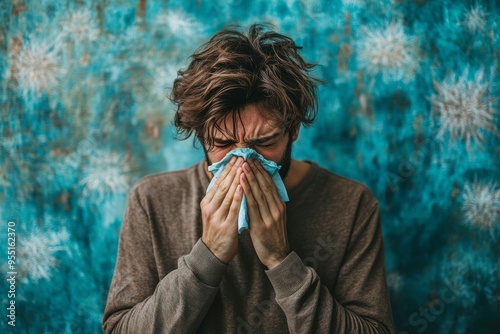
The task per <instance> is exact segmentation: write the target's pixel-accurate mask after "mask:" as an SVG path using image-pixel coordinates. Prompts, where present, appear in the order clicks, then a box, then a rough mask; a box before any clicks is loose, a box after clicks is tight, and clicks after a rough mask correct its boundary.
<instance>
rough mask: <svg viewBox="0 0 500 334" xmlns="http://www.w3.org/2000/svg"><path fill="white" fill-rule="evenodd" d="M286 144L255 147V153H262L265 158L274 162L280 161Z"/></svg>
mask: <svg viewBox="0 0 500 334" xmlns="http://www.w3.org/2000/svg"><path fill="white" fill-rule="evenodd" d="M285 148H286V146H283V147H282V146H281V145H280V146H279V147H274V148H267V149H257V150H256V151H257V153H259V154H260V155H262V156H263V157H264V158H266V160H270V161H274V162H276V163H278V164H279V163H280V162H281V159H282V157H283V153H284V152H285Z"/></svg>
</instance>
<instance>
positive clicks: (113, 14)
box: [0, 0, 500, 334]
mask: <svg viewBox="0 0 500 334" xmlns="http://www.w3.org/2000/svg"><path fill="white" fill-rule="evenodd" d="M499 9H500V5H499V3H498V1H494V0H491V1H488V0H483V1H480V0H478V1H452V0H441V1H438V0H428V1H426V0H413V1H409V0H406V1H405V0H393V1H382V0H379V1H369V0H349V1H348V0H344V1H341V0H331V1H319V0H313V1H299V0H288V1H270V0H266V1H248V2H247V1H243V0H225V1H203V0H198V1H167V0H163V1H152V0H148V1H146V0H135V1H131V0H107V1H104V0H80V1H56V0H52V1H51V0H40V1H38V0H24V1H23V0H19V1H2V3H1V5H0V78H1V80H0V83H1V85H0V114H1V122H0V135H1V141H0V222H1V229H0V230H1V232H0V241H1V243H0V245H1V249H0V252H1V253H2V254H4V255H2V256H1V260H0V264H1V265H2V278H1V280H2V285H1V289H2V290H0V301H1V305H2V306H1V309H2V312H0V313H1V315H2V316H1V318H0V332H3V333H5V332H8V331H11V330H13V328H12V327H10V326H8V325H7V320H8V318H7V317H6V314H7V311H6V307H7V306H8V303H9V302H10V300H11V298H9V297H8V295H7V292H8V289H9V286H8V285H7V284H6V282H7V281H6V279H7V278H8V275H7V272H8V271H9V268H8V266H7V265H8V264H7V255H6V251H7V241H8V240H7V232H8V231H7V228H8V226H7V225H8V222H9V221H12V222H13V223H14V224H15V227H14V228H15V233H16V260H17V261H16V263H15V269H16V271H17V275H16V297H15V300H16V327H15V331H13V332H16V333H98V332H100V331H101V329H100V320H101V317H102V312H103V309H104V305H105V300H106V296H107V289H108V288H109V284H110V280H111V277H112V274H113V268H114V264H115V259H116V249H117V240H118V235H119V230H120V226H121V219H122V216H123V213H124V208H125V203H126V198H127V192H128V190H129V189H130V187H131V186H132V185H133V184H134V182H136V181H137V180H138V179H139V178H140V177H141V176H143V175H146V174H149V173H153V172H159V171H165V170H173V169H178V168H182V167H185V166H188V165H190V164H193V163H195V162H197V161H199V160H200V159H201V158H202V154H201V152H200V151H199V150H196V149H194V148H193V147H192V145H191V144H192V143H191V141H190V140H188V141H185V142H178V141H176V140H174V139H173V134H174V131H173V127H172V125H171V120H172V115H173V106H172V105H171V103H170V102H169V101H168V100H167V99H166V98H165V95H166V93H167V92H168V87H170V86H171V84H172V81H173V79H174V78H175V76H176V71H177V70H178V69H179V68H181V67H183V66H185V65H186V64H187V61H188V56H189V55H190V54H191V53H192V52H193V51H194V50H195V49H196V47H197V46H198V45H199V44H201V43H202V42H204V41H206V40H207V38H208V37H209V36H211V35H212V34H213V33H214V32H216V31H217V30H219V29H220V28H222V27H224V26H226V25H227V24H230V23H237V24H241V25H248V24H250V23H254V22H270V23H272V24H274V25H275V26H276V29H277V30H278V31H280V32H281V33H284V34H287V35H289V36H291V37H292V38H294V39H295V40H296V41H297V42H298V43H299V44H300V45H302V46H303V47H304V49H303V55H304V57H305V58H306V59H307V60H309V61H315V62H318V63H319V65H320V67H318V70H317V72H316V74H317V75H318V76H320V77H322V78H323V79H324V80H325V81H326V84H325V85H324V86H322V87H321V88H320V94H319V110H320V111H319V115H318V118H317V122H316V123H315V125H313V126H312V127H310V128H307V129H303V130H302V132H301V137H300V138H299V140H298V142H297V144H296V145H295V147H294V156H295V158H298V159H309V160H315V161H316V162H318V163H319V164H320V165H322V166H323V167H325V168H328V169H330V170H332V171H334V172H336V173H338V174H341V175H345V176H347V177H351V178H354V179H356V180H359V181H361V182H363V183H365V184H367V185H368V186H369V187H370V188H371V189H372V190H373V192H374V193H375V195H376V196H377V198H378V199H379V201H380V207H381V211H382V216H383V230H384V236H385V247H386V263H387V270H388V285H389V288H390V293H391V299H392V304H393V309H394V318H395V322H396V326H397V329H398V333H401V334H402V333H493V332H494V330H493V328H496V329H498V328H499V325H500V319H499V318H500V316H499V314H500V269H499V268H500V260H499V259H500V246H499V241H500V240H499V238H500V233H499V231H500V222H499V219H500V218H499V215H500V189H499V182H500V178H499V174H500V173H499V171H500V169H499V165H500V145H499V143H500V139H499V115H498V112H499V108H498V106H499V100H498V97H499V86H498V84H499V80H498V73H499V67H498V65H499V64H498V62H499V61H500V36H499V32H500V30H499V22H500V17H499ZM4 248H5V250H4ZM353 279H355V278H353Z"/></svg>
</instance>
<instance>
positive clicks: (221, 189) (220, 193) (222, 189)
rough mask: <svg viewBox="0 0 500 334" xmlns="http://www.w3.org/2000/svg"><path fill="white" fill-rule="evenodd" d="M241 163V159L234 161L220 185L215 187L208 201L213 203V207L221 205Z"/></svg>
mask: <svg viewBox="0 0 500 334" xmlns="http://www.w3.org/2000/svg"><path fill="white" fill-rule="evenodd" d="M242 161H243V159H242V158H238V159H236V162H235V163H234V164H233V165H232V166H231V168H230V170H229V172H228V174H227V175H226V176H225V178H224V180H222V181H221V183H220V184H219V185H218V186H217V189H216V190H215V194H214V195H213V198H212V200H211V201H210V203H213V205H215V206H219V205H220V204H221V203H222V201H223V200H224V198H225V197H226V194H227V192H228V191H229V189H230V188H231V184H232V183H233V181H234V178H235V176H236V172H237V171H238V169H239V168H240V166H241V164H242ZM228 167H229V166H228Z"/></svg>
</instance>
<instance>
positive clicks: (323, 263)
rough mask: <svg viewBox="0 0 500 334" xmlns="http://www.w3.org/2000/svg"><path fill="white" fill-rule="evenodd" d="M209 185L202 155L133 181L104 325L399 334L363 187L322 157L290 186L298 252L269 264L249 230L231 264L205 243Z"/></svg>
mask: <svg viewBox="0 0 500 334" xmlns="http://www.w3.org/2000/svg"><path fill="white" fill-rule="evenodd" d="M208 183H209V180H208V178H207V176H206V174H205V172H204V166H203V163H199V164H197V165H195V166H192V167H190V168H187V169H184V170H180V171H175V172H164V173H158V174H153V175H149V176H146V177H144V178H142V179H141V180H140V181H139V182H138V183H137V184H136V185H135V186H134V187H133V188H132V190H131V191H130V194H129V199H128V205H127V209H126V212H125V216H124V220H123V226H122V229H121V234H120V240H119V246H118V259H117V263H116V268H115V272H114V276H113V280H112V283H111V288H110V290H109V296H108V300H107V304H106V309H105V312H104V317H103V329H104V331H105V332H106V333H112V332H113V333H195V332H196V333H288V332H290V333H363V334H365V333H394V326H393V321H392V314H391V308H390V304H389V299H388V295H387V288H386V281H385V268H384V253H383V241H382V233H381V224H380V218H379V210H378V203H377V201H376V200H375V198H374V197H373V195H372V194H371V192H370V191H369V190H368V189H367V188H366V187H365V186H364V185H362V184H360V183H357V182H355V181H352V180H349V179H347V178H344V177H340V176H338V175H336V174H334V173H331V172H329V171H327V170H325V169H322V168H320V167H318V165H316V164H315V163H312V166H311V168H310V170H309V172H308V174H307V175H306V177H305V179H304V180H303V182H302V183H301V184H300V185H299V186H298V187H297V188H295V189H294V190H293V191H292V192H290V193H289V197H290V202H289V203H287V227H288V238H289V243H290V247H291V249H292V250H293V251H292V252H291V253H290V254H289V255H288V257H286V258H285V260H284V261H283V262H282V263H280V264H279V265H278V266H277V267H275V268H273V269H272V270H266V268H265V267H264V266H263V265H262V264H261V263H260V261H259V259H258V258H257V255H256V254H255V250H254V248H253V245H252V242H251V240H250V237H249V235H248V233H244V234H242V235H240V237H239V246H238V254H237V255H236V256H235V257H234V258H233V260H232V261H231V262H230V263H229V265H226V264H224V263H222V262H220V261H219V260H218V259H217V258H216V257H215V256H214V255H213V254H212V253H211V252H210V250H209V249H208V248H207V247H206V246H205V245H204V244H203V242H202V241H201V239H200V238H201V234H202V221H201V210H200V201H201V199H202V198H203V196H204V194H205V191H206V188H207V186H208ZM250 224H251V222H250Z"/></svg>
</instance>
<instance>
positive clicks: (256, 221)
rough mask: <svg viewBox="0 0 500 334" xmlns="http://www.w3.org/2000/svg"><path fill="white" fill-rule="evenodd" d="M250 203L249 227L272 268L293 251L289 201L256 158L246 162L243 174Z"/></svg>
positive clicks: (262, 258) (259, 253)
mask: <svg viewBox="0 0 500 334" xmlns="http://www.w3.org/2000/svg"><path fill="white" fill-rule="evenodd" d="M240 182H241V185H242V186H243V191H244V193H245V196H246V199H247V205H248V216H249V220H250V222H249V230H250V237H251V238H252V243H253V246H254V248H255V252H256V253H257V256H258V257H259V260H260V262H262V264H264V265H265V266H266V267H267V268H268V269H272V268H274V267H275V266H277V265H278V264H279V263H281V261H283V260H284V259H285V257H286V256H287V255H288V254H289V253H290V246H289V244H288V237H287V232H286V205H285V203H284V202H283V201H282V200H281V198H280V197H279V195H278V193H277V191H276V186H275V185H274V183H273V181H272V179H271V177H270V176H269V174H268V173H267V172H266V171H265V170H264V168H263V167H262V166H261V165H260V164H259V163H258V162H257V161H255V160H253V159H249V160H248V161H247V162H245V163H244V164H243V173H242V174H241V175H240Z"/></svg>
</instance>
